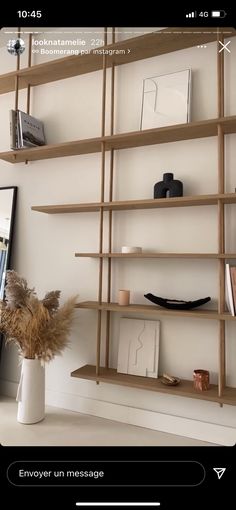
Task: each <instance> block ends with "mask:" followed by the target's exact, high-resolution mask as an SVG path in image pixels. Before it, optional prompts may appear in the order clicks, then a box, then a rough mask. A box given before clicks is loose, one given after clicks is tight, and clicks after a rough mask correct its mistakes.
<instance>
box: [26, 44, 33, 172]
mask: <svg viewBox="0 0 236 510" xmlns="http://www.w3.org/2000/svg"><path fill="white" fill-rule="evenodd" d="M31 57H32V34H29V49H28V67H31ZM30 96H31V86H30V83H28V85H27V103H26V112H27V113H28V115H29V113H30ZM25 164H26V165H28V160H27V159H26V160H25Z"/></svg>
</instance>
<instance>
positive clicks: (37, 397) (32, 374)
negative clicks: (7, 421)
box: [16, 358, 45, 424]
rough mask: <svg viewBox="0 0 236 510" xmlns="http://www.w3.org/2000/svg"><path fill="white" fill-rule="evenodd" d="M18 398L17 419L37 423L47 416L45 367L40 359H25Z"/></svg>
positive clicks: (22, 421)
mask: <svg viewBox="0 0 236 510" xmlns="http://www.w3.org/2000/svg"><path fill="white" fill-rule="evenodd" d="M16 400H17V402H18V413H17V421H19V422H20V423H25V424H26V423H37V422H38V421H41V420H43V419H44V416H45V369H44V367H43V366H42V365H41V362H40V360H38V359H26V358H24V359H23V362H22V368H21V378H20V382H19V386H18V392H17V397H16Z"/></svg>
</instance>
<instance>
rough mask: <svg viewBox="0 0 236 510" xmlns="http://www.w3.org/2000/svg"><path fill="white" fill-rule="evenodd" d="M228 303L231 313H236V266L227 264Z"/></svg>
mask: <svg viewBox="0 0 236 510" xmlns="http://www.w3.org/2000/svg"><path fill="white" fill-rule="evenodd" d="M225 283H226V304H227V307H228V310H229V312H230V313H231V315H234V316H235V314H236V267H234V266H230V265H229V264H226V278H225Z"/></svg>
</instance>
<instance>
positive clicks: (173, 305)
mask: <svg viewBox="0 0 236 510" xmlns="http://www.w3.org/2000/svg"><path fill="white" fill-rule="evenodd" d="M144 297H145V298H146V299H148V300H149V301H151V302H152V303H154V304H155V305H159V306H162V307H163V308H168V309H170V310H191V309H192V308H196V307H197V306H201V305H205V303H208V301H210V300H211V298H210V297H206V298H203V299H197V300H196V301H179V300H177V299H166V298H162V297H159V296H154V294H151V293H148V294H144Z"/></svg>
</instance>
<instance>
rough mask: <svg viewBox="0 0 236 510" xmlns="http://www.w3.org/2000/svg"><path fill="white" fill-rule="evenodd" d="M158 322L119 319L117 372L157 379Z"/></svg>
mask: <svg viewBox="0 0 236 510" xmlns="http://www.w3.org/2000/svg"><path fill="white" fill-rule="evenodd" d="M159 342H160V321H155V320H146V319H128V318H121V319H120V336H119V350H118V363H117V372H120V373H123V374H132V375H139V376H143V377H153V378H157V377H158V363H159Z"/></svg>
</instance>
